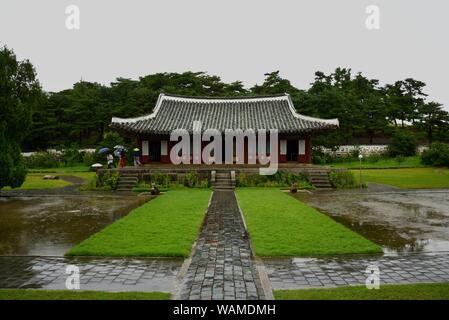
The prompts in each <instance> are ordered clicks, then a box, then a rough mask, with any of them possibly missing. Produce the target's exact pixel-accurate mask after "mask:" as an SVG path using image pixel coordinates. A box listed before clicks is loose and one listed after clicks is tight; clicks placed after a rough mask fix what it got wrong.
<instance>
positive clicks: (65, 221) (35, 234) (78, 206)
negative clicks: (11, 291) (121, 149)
mask: <svg viewBox="0 0 449 320" xmlns="http://www.w3.org/2000/svg"><path fill="white" fill-rule="evenodd" d="M146 201H148V198H144V197H123V196H115V197H84V196H83V197H79V196H73V197H41V198H39V197H17V198H1V197H0V255H39V256H61V255H63V254H64V253H65V252H67V250H68V249H70V248H71V247H73V246H74V245H76V244H78V243H79V242H81V241H82V240H84V239H86V238H88V237H89V236H90V235H92V234H94V233H96V232H98V231H100V230H101V229H103V228H104V227H105V226H107V225H109V224H111V223H112V222H114V221H116V220H117V219H120V218H121V217H123V216H125V215H127V214H128V213H129V212H130V211H131V210H132V209H134V208H136V207H138V206H140V205H142V204H143V203H144V202H146Z"/></svg>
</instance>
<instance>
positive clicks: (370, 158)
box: [366, 153, 382, 163]
mask: <svg viewBox="0 0 449 320" xmlns="http://www.w3.org/2000/svg"><path fill="white" fill-rule="evenodd" d="M380 159H382V156H381V155H380V154H377V153H373V154H370V155H369V156H368V157H366V161H368V162H369V163H377V162H379V161H380Z"/></svg>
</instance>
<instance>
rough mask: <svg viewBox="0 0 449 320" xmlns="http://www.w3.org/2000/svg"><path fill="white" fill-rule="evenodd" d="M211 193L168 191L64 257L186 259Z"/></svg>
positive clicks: (199, 190)
mask: <svg viewBox="0 0 449 320" xmlns="http://www.w3.org/2000/svg"><path fill="white" fill-rule="evenodd" d="M210 193H211V191H210V190H208V189H180V190H173V191H169V192H167V193H166V194H163V195H161V196H159V197H157V198H156V199H154V200H151V201H149V202H147V203H145V204H144V205H142V206H140V207H139V208H136V209H134V210H133V211H131V213H130V214H128V215H127V216H126V217H124V218H122V219H120V220H118V221H117V222H115V223H113V224H112V225H110V226H108V227H106V228H105V229H103V230H101V231H100V232H98V233H96V234H94V235H93V236H91V237H90V238H88V239H87V240H85V241H83V242H81V243H80V244H78V245H77V246H75V247H74V248H72V249H71V250H70V251H69V252H68V253H67V255H77V256H149V257H150V256H153V257H154V256H178V257H187V256H189V254H190V251H191V249H192V244H193V242H194V241H195V239H196V237H197V235H198V232H199V230H200V225H201V222H202V220H203V217H204V213H205V211H206V208H207V205H208V201H209V198H210Z"/></svg>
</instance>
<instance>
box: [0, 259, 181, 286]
mask: <svg viewBox="0 0 449 320" xmlns="http://www.w3.org/2000/svg"><path fill="white" fill-rule="evenodd" d="M68 265H76V266H77V267H79V270H80V289H81V290H101V291H159V292H171V291H172V290H173V287H174V283H175V279H176V275H177V273H178V271H179V269H180V268H181V265H182V260H180V259H177V260H176V259H120V258H117V259H114V258H65V257H6V256H0V288H36V289H61V290H63V289H66V285H65V283H66V279H67V277H68V274H66V268H67V266H68Z"/></svg>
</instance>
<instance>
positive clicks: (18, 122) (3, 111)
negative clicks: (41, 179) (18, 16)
mask: <svg viewBox="0 0 449 320" xmlns="http://www.w3.org/2000/svg"><path fill="white" fill-rule="evenodd" d="M40 97H41V88H40V85H39V82H38V81H37V79H36V73H35V71H34V68H33V65H32V64H31V63H30V62H29V61H28V60H25V61H17V58H16V56H15V54H14V52H13V51H12V50H10V49H8V48H6V47H3V48H1V49H0V150H1V152H0V189H1V188H3V187H5V186H11V187H13V188H15V187H19V186H21V185H22V183H23V181H24V180H25V176H26V168H25V166H24V164H23V162H22V157H21V154H20V151H21V149H20V144H21V142H22V140H23V138H24V137H25V135H26V134H27V132H28V129H29V126H30V124H31V112H32V109H33V108H34V107H35V106H36V105H37V104H38V103H39V100H40Z"/></svg>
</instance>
